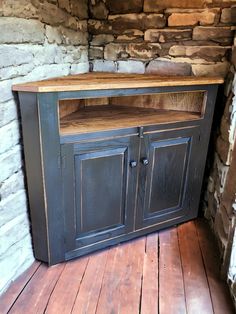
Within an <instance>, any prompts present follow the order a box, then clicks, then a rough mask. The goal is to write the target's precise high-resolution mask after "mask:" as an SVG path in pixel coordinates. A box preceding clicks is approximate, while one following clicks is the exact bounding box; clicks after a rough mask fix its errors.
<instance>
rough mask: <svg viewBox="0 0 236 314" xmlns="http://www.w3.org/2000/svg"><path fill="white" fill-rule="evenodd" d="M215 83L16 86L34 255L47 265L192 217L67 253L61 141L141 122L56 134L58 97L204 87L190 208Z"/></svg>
mask: <svg viewBox="0 0 236 314" xmlns="http://www.w3.org/2000/svg"><path fill="white" fill-rule="evenodd" d="M217 89H218V85H199V86H198V85H196V86H186V87H174V86H173V87H160V88H135V89H118V90H96V91H78V92H55V93H54V92H51V93H29V92H19V99H20V109H21V117H22V131H23V141H24V157H25V162H26V173H27V185H28V195H29V203H30V212H31V223H32V233H33V243H34V253H35V257H36V258H37V259H39V260H42V261H45V262H47V263H48V264H49V265H53V264H56V263H58V262H61V261H64V260H67V259H70V258H73V257H76V256H80V255H82V254H85V253H88V252H91V251H94V250H95V249H100V248H103V247H106V246H107V245H111V244H115V243H119V242H121V241H125V240H128V239H131V238H134V237H136V236H139V235H142V234H146V233H147V232H152V231H155V230H158V229H160V228H164V227H167V226H170V225H172V224H174V223H179V222H181V221H186V220H189V219H191V218H194V217H196V212H194V214H189V215H187V216H185V217H184V219H183V218H182V219H176V220H173V221H171V222H168V221H164V222H163V223H162V224H160V225H159V226H158V227H157V226H154V227H147V228H144V229H143V230H138V231H135V232H131V233H129V234H127V235H122V236H118V237H116V238H115V239H110V240H107V241H104V242H103V243H101V244H99V245H94V246H92V245H91V247H88V248H86V249H84V250H75V251H74V252H72V253H70V254H67V252H66V248H65V233H66V232H67V227H66V226H65V225H64V221H65V220H64V219H65V218H64V210H63V207H62V175H61V172H62V164H63V161H62V159H61V144H63V143H73V142H77V143H79V142H87V141H94V140H97V139H109V138H110V139H111V138H114V137H118V136H125V137H126V136H130V135H134V136H137V137H138V136H139V127H140V126H142V125H141V123H140V126H137V127H135V128H130V129H126V130H117V131H112V132H110V131H109V132H107V131H105V130H104V131H103V132H98V133H96V134H95V133H94V134H83V135H75V136H69V137H68V136H65V137H60V134H59V121H58V100H60V99H76V98H93V97H94V96H95V97H103V96H104V97H106V96H113V95H114V96H122V95H140V94H151V93H160V92H161V93H168V92H181V91H194V90H195V91H197V90H200V91H202V90H206V91H207V103H206V110H205V114H204V117H203V118H202V119H201V120H199V121H198V123H197V124H198V125H199V127H200V133H201V143H200V152H201V158H200V157H198V156H196V158H197V159H199V161H198V165H199V168H198V171H197V179H196V180H195V181H194V185H193V189H195V190H196V191H197V192H196V197H195V198H194V199H191V206H192V208H196V209H197V208H198V202H199V197H200V188H199V186H201V182H202V178H203V172H204V164H205V159H206V154H207V146H208V142H209V136H210V129H211V123H212V116H213V110H214V104H215V99H216V93H217ZM192 124H193V123H192V122H178V123H176V124H171V125H165V126H163V125H158V126H146V127H144V128H143V132H144V134H145V133H147V132H148V133H151V132H156V131H157V130H161V129H163V128H164V129H166V130H167V129H169V130H170V129H174V128H176V127H178V128H181V127H185V126H191V125H192Z"/></svg>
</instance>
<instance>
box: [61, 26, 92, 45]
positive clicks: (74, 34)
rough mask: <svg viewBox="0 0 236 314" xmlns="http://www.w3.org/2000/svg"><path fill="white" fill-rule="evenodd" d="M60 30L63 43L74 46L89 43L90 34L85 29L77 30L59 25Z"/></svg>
mask: <svg viewBox="0 0 236 314" xmlns="http://www.w3.org/2000/svg"><path fill="white" fill-rule="evenodd" d="M59 32H60V34H61V38H62V42H63V44H66V45H74V46H78V45H87V44H88V34H87V33H85V32H83V31H78V30H77V31H75V30H72V29H68V28H65V27H62V26H61V27H59Z"/></svg>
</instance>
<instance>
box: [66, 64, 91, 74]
mask: <svg viewBox="0 0 236 314" xmlns="http://www.w3.org/2000/svg"><path fill="white" fill-rule="evenodd" d="M88 72H89V62H82V63H78V64H72V65H71V70H70V74H79V73H88Z"/></svg>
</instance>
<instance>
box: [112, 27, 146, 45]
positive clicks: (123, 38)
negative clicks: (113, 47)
mask: <svg viewBox="0 0 236 314" xmlns="http://www.w3.org/2000/svg"><path fill="white" fill-rule="evenodd" d="M143 37H144V33H143V32H142V31H140V30H138V29H128V30H125V31H124V32H123V34H121V35H118V36H117V37H116V40H115V41H116V42H141V41H143Z"/></svg>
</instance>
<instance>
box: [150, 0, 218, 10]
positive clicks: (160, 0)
mask: <svg viewBox="0 0 236 314" xmlns="http://www.w3.org/2000/svg"><path fill="white" fill-rule="evenodd" d="M211 2H212V1H211V0H191V1H189V0H144V12H159V11H160V9H167V8H190V9H193V8H203V7H204V6H205V4H206V3H211Z"/></svg>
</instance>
